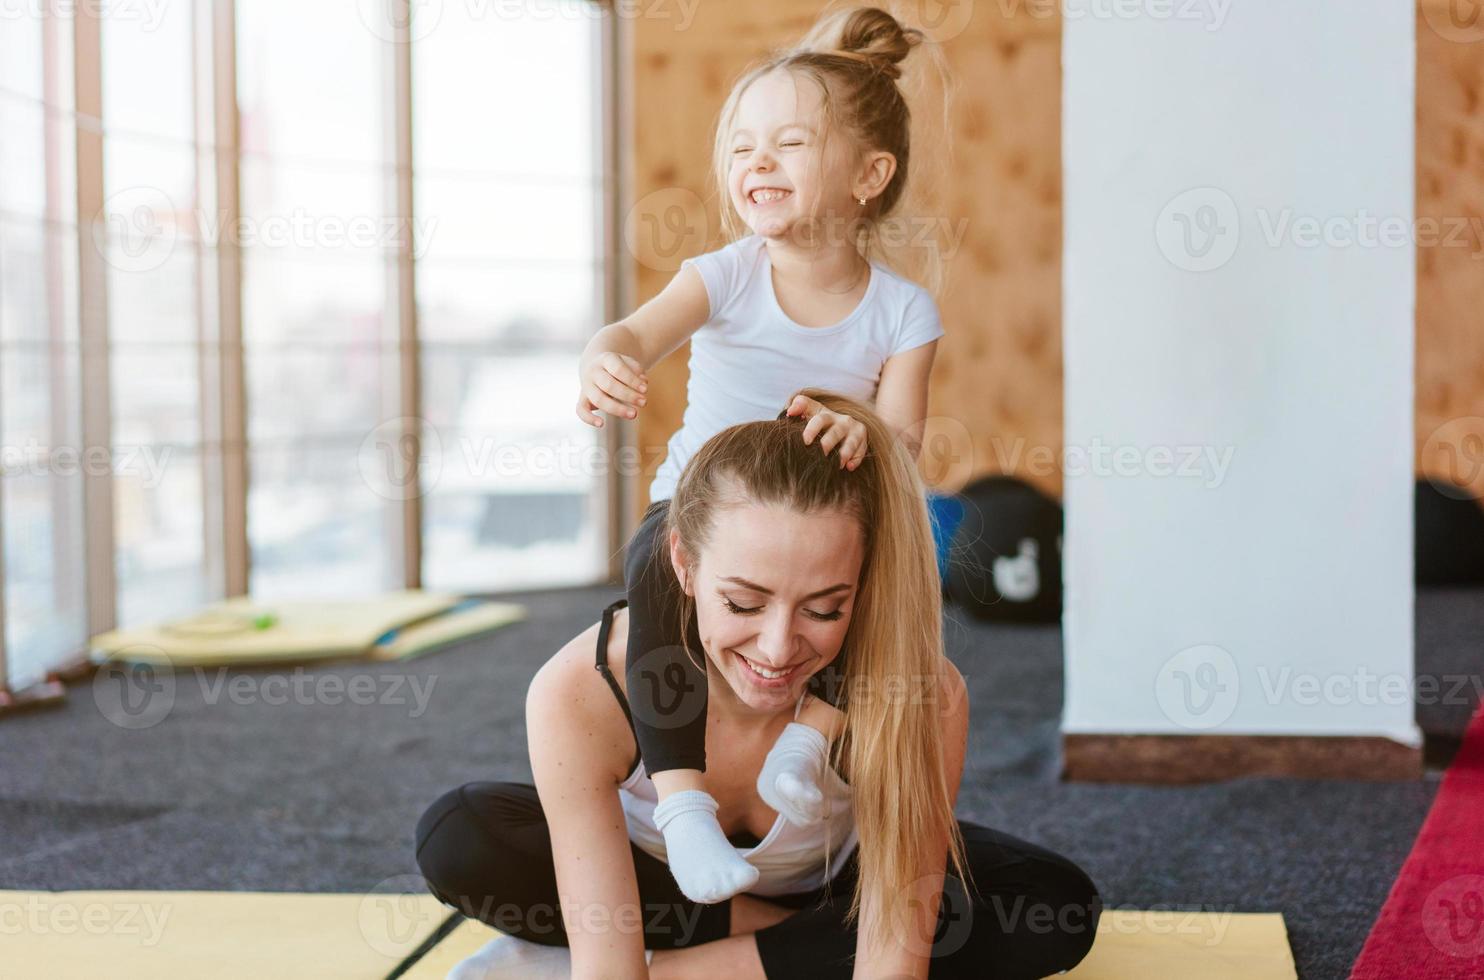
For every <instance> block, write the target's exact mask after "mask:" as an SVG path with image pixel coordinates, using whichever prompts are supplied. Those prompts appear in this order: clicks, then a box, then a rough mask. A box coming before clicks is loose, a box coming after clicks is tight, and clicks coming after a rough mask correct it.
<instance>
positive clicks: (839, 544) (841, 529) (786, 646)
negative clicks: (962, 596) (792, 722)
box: [670, 502, 865, 713]
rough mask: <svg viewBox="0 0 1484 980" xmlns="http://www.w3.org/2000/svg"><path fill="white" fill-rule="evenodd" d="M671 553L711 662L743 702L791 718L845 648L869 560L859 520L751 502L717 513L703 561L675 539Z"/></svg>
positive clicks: (840, 514)
mask: <svg viewBox="0 0 1484 980" xmlns="http://www.w3.org/2000/svg"><path fill="white" fill-rule="evenodd" d="M670 547H671V558H672V561H674V563H675V570H676V574H677V575H678V576H679V577H680V580H681V582H682V583H683V584H684V587H685V591H686V592H687V594H689V595H691V596H692V597H694V599H695V603H696V623H697V626H698V627H699V630H700V636H701V642H702V644H703V645H704V647H705V650H706V656H707V657H708V658H709V659H710V661H711V663H712V665H713V667H714V668H715V670H716V671H717V672H718V673H720V674H721V676H722V677H724V678H725V679H726V682H727V685H728V686H729V687H730V688H731V690H732V693H733V694H735V696H736V698H737V700H739V701H741V702H742V703H743V704H745V705H746V706H747V707H748V708H751V709H752V710H754V711H758V712H765V713H774V712H778V711H782V710H785V709H787V710H792V708H793V706H794V703H795V702H797V701H798V699H799V696H800V695H801V694H802V693H803V690H804V687H805V686H806V685H807V684H808V682H809V678H810V677H812V676H813V675H814V674H816V673H818V672H819V671H821V670H823V669H824V668H825V667H826V666H828V665H829V664H830V662H831V661H833V660H834V659H835V658H836V657H838V656H839V655H840V648H841V646H842V645H843V643H844V642H845V633H846V630H847V629H848V628H849V626H850V617H851V613H852V611H853V609H854V606H855V600H856V595H857V593H858V591H859V580H860V573H861V563H862V561H863V560H864V557H865V535H864V533H863V532H862V530H861V525H860V521H859V520H857V519H856V518H855V517H853V516H851V515H849V514H846V513H844V512H843V511H839V510H829V511H822V512H818V513H811V514H801V513H799V512H798V511H795V510H792V509H790V508H788V507H784V506H766V505H762V504H754V503H750V502H748V503H742V504H737V505H733V506H728V507H724V508H720V509H718V510H717V512H716V523H715V526H714V527H713V528H712V530H711V540H710V542H709V543H708V544H707V546H706V548H705V550H704V552H703V553H702V555H701V556H700V560H699V562H697V563H689V562H687V561H686V560H685V557H684V555H683V554H681V552H680V549H679V542H678V537H677V535H675V534H673V533H672V534H671V539H670Z"/></svg>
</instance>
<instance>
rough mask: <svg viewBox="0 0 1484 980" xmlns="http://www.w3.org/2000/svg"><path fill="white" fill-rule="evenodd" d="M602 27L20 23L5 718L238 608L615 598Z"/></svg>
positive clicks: (35, 15) (6, 316)
mask: <svg viewBox="0 0 1484 980" xmlns="http://www.w3.org/2000/svg"><path fill="white" fill-rule="evenodd" d="M602 9H603V8H602V7H601V6H600V5H598V4H594V3H591V2H589V0H529V2H527V3H525V4H520V3H516V4H431V5H430V4H420V3H416V2H410V3H409V2H408V0H359V2H356V3H335V4H320V3H310V4H304V3H294V2H290V0H252V2H251V3H249V2H246V0H237V2H236V3H233V2H231V0H225V2H217V0H187V2H182V3H176V4H165V5H118V6H114V5H97V4H82V5H79V4H71V3H66V2H63V0H38V2H36V3H32V4H19V5H13V8H12V9H10V10H7V11H6V13H5V15H4V19H3V22H0V27H3V30H0V446H3V449H4V453H5V455H4V459H3V460H0V462H3V482H0V542H3V549H4V555H3V564H0V569H3V575H0V621H3V624H4V629H3V640H4V643H3V648H0V688H10V689H19V688H22V687H25V686H27V685H29V684H32V683H35V682H37V681H39V680H42V679H44V678H45V677H46V675H47V674H48V672H51V671H55V670H57V669H58V668H59V666H60V665H62V664H64V663H66V662H67V661H69V660H73V659H76V658H77V657H78V656H79V655H81V654H82V653H83V652H84V647H85V644H86V639H87V637H88V636H89V635H91V634H93V633H96V632H100V631H103V630H106V629H110V628H113V627H115V626H119V625H124V626H129V625H137V624H140V623H142V622H147V621H153V620H159V619H162V618H169V617H172V616H177V615H181V614H185V613H188V612H190V611H193V610H194V609H195V608H197V607H199V606H200V605H201V604H202V603H204V602H207V601H210V600H212V599H215V598H218V597H220V596H221V595H222V594H223V593H224V592H228V591H230V592H236V591H241V589H242V588H243V587H246V589H247V590H248V591H249V592H250V593H251V594H253V595H254V596H257V597H261V598H270V599H271V598H275V597H282V598H290V597H316V596H318V597H330V596H349V595H366V594H369V593H373V592H377V591H382V590H386V589H395V588H400V587H404V586H406V585H409V584H421V585H422V586H423V587H426V588H431V589H439V590H448V591H471V592H474V591H494V590H502V589H511V588H526V587H537V586H549V585H557V584H576V583H584V582H590V581H596V580H598V579H601V578H602V577H603V576H604V575H605V574H606V572H607V557H606V556H607V555H608V553H609V552H610V551H611V550H613V548H614V547H616V545H617V543H618V542H616V541H612V540H610V539H609V538H610V534H611V533H612V532H611V530H610V522H609V520H608V500H607V487H608V485H609V483H608V472H607V467H606V466H605V465H604V454H603V453H602V452H601V450H602V449H603V448H604V447H605V445H606V443H605V442H604V441H603V440H604V439H605V438H607V437H609V434H608V433H601V432H598V431H596V430H592V429H589V428H587V427H586V426H584V425H582V424H581V423H580V422H579V421H578V420H577V419H576V417H575V415H574V413H573V403H574V402H575V398H576V389H575V384H576V382H575V359H576V356H577V354H578V352H579V350H580V349H581V347H582V345H583V344H584V343H585V342H586V340H587V338H588V337H589V336H590V335H591V333H592V331H593V330H595V329H597V327H598V326H599V325H601V323H602V322H603V321H604V319H605V316H604V313H605V311H606V309H607V306H608V302H609V297H607V296H606V294H605V282H606V281H607V280H606V277H605V275H604V268H605V262H606V261H607V259H608V257H607V256H605V255H604V254H603V249H602V248H601V247H600V242H602V241H604V240H605V238H604V232H605V230H606V229H605V222H604V208H605V205H604V202H605V199H606V193H605V187H606V184H605V180H604V166H603V159H602V155H603V152H604V149H603V148H604V146H605V145H611V142H610V141H605V140H604V138H603V132H604V131H603V125H604V120H603V118H602V111H601V105H602V100H601V98H600V77H599V76H600V72H601V66H602V65H603V64H604V63H606V62H607V61H608V52H606V51H605V50H604V47H603V46H604V45H605V44H607V43H610V42H611V33H610V32H608V31H606V30H605V25H604V23H603V21H602V20H601V18H602V17H603V16H605V15H604V14H603V13H602ZM408 10H410V11H411V12H412V14H413V17H414V20H413V22H412V23H411V26H410V28H408V27H407V25H406V24H405V23H404V21H405V17H404V15H405V13H406V12H407V11H408ZM399 23H400V24H402V29H399V28H398V27H397V25H398V24H399ZM408 38H411V41H410V43H409V41H408ZM408 202H411V204H409V203H408ZM84 209H85V210H86V213H85V214H81V215H80V214H79V211H80V210H84ZM409 287H411V288H412V291H411V292H410V293H409V292H408V289H409ZM84 379H89V380H86V381H85V380H84ZM408 420H411V421H410V422H409V421H408ZM409 432H420V433H421V434H422V442H421V453H419V454H414V455H413V457H411V460H409V459H399V458H395V457H396V456H397V454H398V453H400V452H403V451H404V450H405V449H407V447H408V445H409V443H408V441H407V439H406V436H407V435H408V433H409ZM411 445H412V446H414V447H416V446H417V444H416V443H412V444H411ZM100 454H101V455H100ZM239 462H241V463H243V464H245V465H238V463H239ZM409 462H412V463H413V464H414V465H415V467H416V471H417V480H416V481H415V482H411V483H410V484H409V485H406V486H400V485H398V484H397V482H396V478H397V474H382V476H390V477H391V479H390V481H389V480H387V479H382V478H378V476H377V471H378V467H383V468H391V469H399V468H400V469H405V468H406V466H407V464H408V463H409ZM389 482H390V489H391V490H392V491H393V492H390V493H389V492H388V483H389ZM409 498H410V500H409Z"/></svg>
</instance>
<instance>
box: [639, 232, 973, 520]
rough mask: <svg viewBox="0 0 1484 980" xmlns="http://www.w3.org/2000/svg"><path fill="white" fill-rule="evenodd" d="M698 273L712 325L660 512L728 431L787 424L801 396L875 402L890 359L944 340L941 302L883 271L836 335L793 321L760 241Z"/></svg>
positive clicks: (875, 269)
mask: <svg viewBox="0 0 1484 980" xmlns="http://www.w3.org/2000/svg"><path fill="white" fill-rule="evenodd" d="M691 264H694V265H695V267H696V270H697V271H698V272H700V274H701V278H702V280H704V281H705V283H706V295H707V297H708V298H709V299H710V301H711V316H710V318H709V319H708V320H707V321H706V322H705V323H704V324H703V325H702V326H701V328H700V329H699V330H697V331H696V332H695V333H694V334H692V335H691V340H690V382H689V384H688V386H687V390H686V406H685V416H684V421H683V422H682V424H681V426H680V429H679V430H678V431H677V432H676V433H675V434H674V435H673V436H671V437H670V442H669V447H668V450H669V451H668V453H667V455H666V456H665V461H664V462H663V463H661V464H660V468H659V471H658V472H657V473H656V474H655V478H654V480H653V482H651V483H650V485H649V500H650V502H651V503H653V502H655V501H657V500H668V499H669V498H670V497H671V496H672V495H673V494H674V492H675V485H676V484H677V483H678V482H679V480H680V474H681V471H683V470H684V469H685V464H686V462H687V461H688V460H689V459H690V458H691V456H692V455H693V454H694V453H695V452H696V450H698V449H700V447H701V446H702V445H703V444H704V443H705V442H706V440H707V439H710V438H711V437H712V436H714V435H716V433H718V432H720V431H721V430H722V429H725V428H726V427H727V426H730V425H737V424H738V423H741V422H761V421H766V420H768V419H772V418H777V416H778V413H779V412H781V411H783V410H784V408H786V407H787V405H788V398H789V396H790V395H792V394H793V393H794V392H796V391H798V390H799V389H800V388H807V387H815V388H826V389H829V390H831V391H838V392H839V393H841V394H843V395H849V396H850V397H852V398H856V399H859V400H861V401H865V402H869V403H874V402H875V400H876V385H877V383H878V382H879V381H880V380H881V366H882V365H883V364H885V363H886V361H887V359H888V358H890V357H892V356H893V355H896V354H900V353H901V352H903V351H907V350H911V349H913V348H914V347H921V346H922V345H923V344H926V343H930V342H932V341H934V340H937V339H938V338H939V337H941V336H943V325H942V321H941V320H940V319H939V316H938V306H937V304H936V303H935V302H933V298H932V294H931V293H929V292H928V291H927V290H926V289H924V288H922V287H921V286H919V285H918V284H917V283H915V282H912V281H911V280H909V279H904V278H903V277H901V276H899V275H897V274H896V273H894V272H892V271H891V270H890V269H888V268H886V267H885V266H883V265H881V264H880V263H878V262H872V263H871V279H870V282H868V283H867V284H866V293H865V295H864V296H863V297H861V301H860V303H859V304H858V305H857V306H856V308H855V310H854V311H852V312H851V313H850V315H849V316H847V317H846V318H845V319H843V320H841V321H840V322H839V323H836V324H833V325H831V326H828V327H804V326H800V325H799V324H797V323H795V322H794V321H793V320H791V319H790V318H789V317H788V315H787V314H786V313H784V312H783V309H782V308H781V307H780V306H779V305H778V298H777V296H776V295H775V294H774V292H773V270H772V265H771V263H770V262H769V260H768V249H767V247H766V245H765V244H764V242H763V239H762V237H761V236H759V235H749V236H747V237H746V238H742V239H739V240H737V241H735V242H733V243H732V244H730V245H727V246H725V247H724V248H720V249H718V250H716V251H715V252H707V253H706V254H704V255H698V256H695V257H694V258H689V259H686V260H685V261H684V262H682V263H681V268H682V269H683V268H685V267H686V266H687V265H691Z"/></svg>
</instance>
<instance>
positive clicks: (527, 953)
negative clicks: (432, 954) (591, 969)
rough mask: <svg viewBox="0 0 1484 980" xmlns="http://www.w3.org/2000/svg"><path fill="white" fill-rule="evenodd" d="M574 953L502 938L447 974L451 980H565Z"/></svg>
mask: <svg viewBox="0 0 1484 980" xmlns="http://www.w3.org/2000/svg"><path fill="white" fill-rule="evenodd" d="M571 975H572V951H571V950H570V949H568V948H567V947H565V946H542V945H540V944H539V943H533V942H531V941H530V940H528V939H519V938H517V937H515V936H506V935H499V936H496V937H495V938H494V939H491V940H490V941H489V942H487V943H485V944H484V945H483V946H482V947H480V949H479V951H478V952H477V953H475V954H474V955H473V956H470V957H469V958H468V959H466V960H463V961H462V962H460V963H459V964H458V965H456V966H455V967H454V968H453V969H452V970H449V971H448V980H566V978H567V977H569V976H571Z"/></svg>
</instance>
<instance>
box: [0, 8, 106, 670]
mask: <svg viewBox="0 0 1484 980" xmlns="http://www.w3.org/2000/svg"><path fill="white" fill-rule="evenodd" d="M18 14H19V15H18V16H16V17H13V18H11V19H8V20H7V21H6V22H5V23H4V25H3V26H4V29H3V30H0V447H3V450H4V457H3V459H0V465H3V477H0V528H3V536H0V542H3V547H4V600H5V607H4V623H5V631H4V651H5V654H6V656H5V658H4V661H3V662H0V668H4V669H0V683H3V684H4V685H5V686H8V687H11V688H13V689H21V688H25V687H27V686H29V685H31V684H34V683H36V682H38V681H40V680H42V679H44V677H45V676H46V672H47V671H48V670H50V669H52V668H54V667H56V666H58V665H60V664H61V663H63V662H65V661H66V660H68V659H70V658H71V657H72V656H74V655H75V653H76V651H77V650H78V648H79V647H80V646H81V645H82V643H83V641H84V639H85V636H86V623H85V618H84V611H83V610H84V601H85V590H84V587H83V575H82V568H83V554H82V534H81V524H82V520H81V517H82V475H81V474H82V468H83V467H84V466H86V465H89V463H88V461H86V460H84V459H81V458H80V457H79V456H78V454H77V448H78V445H79V442H80V439H79V435H78V430H79V411H78V404H79V399H78V391H79V384H78V363H79V360H78V276H77V260H78V242H77V234H78V233H77V197H76V194H77V183H76V179H75V176H74V174H75V169H74V160H75V156H76V154H75V144H74V133H75V130H74V102H73V93H72V25H71V22H70V20H68V19H67V18H65V17H63V16H60V15H49V16H42V15H40V14H38V13H35V12H29V11H28V12H24V13H20V12H18Z"/></svg>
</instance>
